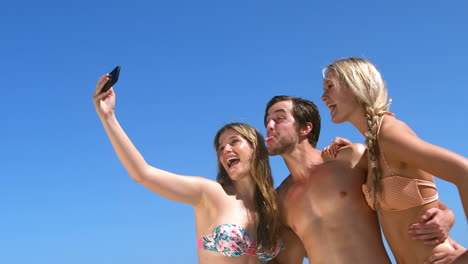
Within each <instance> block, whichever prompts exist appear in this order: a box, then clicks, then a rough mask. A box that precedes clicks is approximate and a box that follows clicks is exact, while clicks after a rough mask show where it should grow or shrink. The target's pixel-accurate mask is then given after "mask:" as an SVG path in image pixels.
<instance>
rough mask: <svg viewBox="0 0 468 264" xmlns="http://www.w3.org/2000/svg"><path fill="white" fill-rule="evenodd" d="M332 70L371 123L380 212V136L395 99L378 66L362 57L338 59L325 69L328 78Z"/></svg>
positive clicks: (369, 134) (374, 185)
mask: <svg viewBox="0 0 468 264" xmlns="http://www.w3.org/2000/svg"><path fill="white" fill-rule="evenodd" d="M329 71H333V72H335V73H336V75H337V77H338V80H339V81H340V82H341V84H343V85H345V86H346V87H348V88H349V89H350V90H351V92H352V93H353V94H354V96H356V98H357V99H358V101H359V102H360V103H361V105H362V107H363V109H364V111H365V115H366V120H367V132H366V134H365V137H366V146H367V149H368V152H369V161H370V165H371V168H372V175H373V181H372V190H373V191H372V193H373V196H374V208H376V209H379V208H380V207H379V201H380V194H381V190H382V186H381V184H380V182H381V179H382V172H381V170H380V166H379V162H378V159H377V157H378V155H379V145H378V142H377V134H378V130H379V127H380V124H381V122H382V116H383V115H384V114H386V113H388V110H389V108H390V103H391V100H390V99H389V98H388V95H387V87H386V85H385V82H384V80H383V78H382V76H381V74H380V72H379V71H378V70H377V68H376V67H375V65H373V64H372V63H370V62H369V61H367V60H364V59H361V58H345V59H340V60H336V61H335V62H333V63H332V64H330V65H328V66H327V67H326V68H325V69H324V77H325V74H326V72H329Z"/></svg>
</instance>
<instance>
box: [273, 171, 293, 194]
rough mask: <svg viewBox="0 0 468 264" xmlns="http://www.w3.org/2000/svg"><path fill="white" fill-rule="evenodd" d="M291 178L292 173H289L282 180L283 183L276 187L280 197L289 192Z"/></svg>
mask: <svg viewBox="0 0 468 264" xmlns="http://www.w3.org/2000/svg"><path fill="white" fill-rule="evenodd" d="M290 178H291V174H289V175H288V177H286V178H285V179H284V180H283V181H282V182H281V184H280V185H279V186H278V187H277V188H276V193H277V195H278V197H280V196H283V195H284V194H285V193H286V192H287V190H288V189H289V186H290Z"/></svg>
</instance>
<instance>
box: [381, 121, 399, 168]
mask: <svg viewBox="0 0 468 264" xmlns="http://www.w3.org/2000/svg"><path fill="white" fill-rule="evenodd" d="M386 115H391V116H395V114H393V113H390V112H384V113H383V114H382V119H381V120H380V124H379V128H378V129H377V141H378V140H379V137H378V135H379V133H380V127H381V126H382V123H383V120H384V118H385V116H386ZM379 152H380V155H381V156H382V160H383V163H384V164H385V167H387V169H388V171H389V172H390V176H394V175H396V174H395V173H394V172H393V170H392V169H391V168H390V166H389V165H388V162H387V159H386V158H385V152H383V151H380V148H379Z"/></svg>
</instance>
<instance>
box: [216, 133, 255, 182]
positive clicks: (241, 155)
mask: <svg viewBox="0 0 468 264" xmlns="http://www.w3.org/2000/svg"><path fill="white" fill-rule="evenodd" d="M216 151H217V153H218V161H219V163H220V164H221V165H222V166H223V168H224V170H225V171H226V172H227V174H228V175H229V178H230V179H231V180H232V181H235V180H239V179H240V178H242V177H244V176H246V175H250V166H251V159H252V153H253V148H252V146H251V145H250V143H249V141H247V140H246V139H245V138H244V137H242V136H241V134H239V133H238V132H237V131H235V130H233V129H227V130H226V131H224V132H223V133H222V134H221V135H220V137H219V140H218V149H217V150H216Z"/></svg>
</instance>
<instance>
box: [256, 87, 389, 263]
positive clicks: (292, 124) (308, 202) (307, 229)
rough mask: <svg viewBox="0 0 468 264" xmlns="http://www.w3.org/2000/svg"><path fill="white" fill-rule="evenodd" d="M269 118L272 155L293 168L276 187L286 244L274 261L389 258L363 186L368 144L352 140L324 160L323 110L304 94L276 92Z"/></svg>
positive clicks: (380, 260)
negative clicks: (319, 146)
mask: <svg viewBox="0 0 468 264" xmlns="http://www.w3.org/2000/svg"><path fill="white" fill-rule="evenodd" d="M264 121H265V126H266V132H267V138H266V141H267V146H268V151H269V153H270V155H281V156H282V157H283V159H284V161H285V163H286V166H287V167H288V169H289V171H290V173H291V174H290V175H289V176H288V177H287V178H286V179H285V180H284V181H283V182H282V184H281V185H280V186H279V187H278V189H277V191H278V201H279V204H278V207H279V210H280V218H281V222H282V223H283V225H284V228H283V230H282V238H283V241H284V244H285V247H286V249H285V250H283V251H282V252H281V253H280V254H279V255H278V256H277V258H276V260H275V261H277V262H278V263H280V264H296V263H302V261H303V259H304V257H305V256H307V257H308V258H309V260H310V261H311V262H313V263H317V264H320V263H326V264H341V263H360V264H366V263H369V264H375V263H379V264H385V263H390V259H389V257H388V255H387V252H386V251H385V248H384V245H383V242H382V237H381V233H380V228H379V223H378V219H377V216H376V214H375V213H374V212H373V211H372V210H371V209H370V207H369V206H368V205H367V203H366V201H365V198H364V195H363V193H362V191H361V186H362V184H363V183H364V181H365V170H366V169H367V160H365V159H362V160H361V157H362V156H363V154H364V152H365V147H364V146H363V145H362V144H352V145H349V146H347V147H345V148H343V149H342V150H341V151H340V152H339V153H338V157H337V158H336V159H335V160H332V161H327V162H325V161H324V160H323V158H322V156H321V151H319V150H317V149H315V147H316V143H317V141H318V137H319V133H320V115H319V113H318V110H317V107H316V106H315V104H314V103H312V102H310V101H308V100H304V99H301V98H296V97H289V96H275V97H273V98H272V99H271V100H270V102H269V103H268V104H267V107H266V111H265V119H264ZM361 168H362V169H361ZM272 263H274V262H272Z"/></svg>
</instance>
